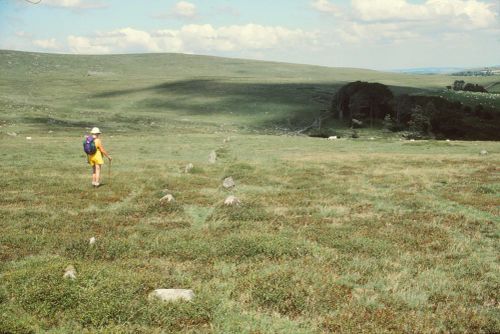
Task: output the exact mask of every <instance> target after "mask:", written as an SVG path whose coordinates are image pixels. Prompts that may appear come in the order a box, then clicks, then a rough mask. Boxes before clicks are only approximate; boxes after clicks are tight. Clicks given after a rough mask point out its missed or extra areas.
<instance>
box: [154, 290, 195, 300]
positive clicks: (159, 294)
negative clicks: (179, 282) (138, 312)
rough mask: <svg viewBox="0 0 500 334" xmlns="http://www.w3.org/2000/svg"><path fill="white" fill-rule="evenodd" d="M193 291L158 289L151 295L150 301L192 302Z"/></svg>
mask: <svg viewBox="0 0 500 334" xmlns="http://www.w3.org/2000/svg"><path fill="white" fill-rule="evenodd" d="M193 298H194V292H193V290H189V289H156V290H154V291H153V292H151V293H150V294H149V299H159V300H161V301H164V302H176V301H192V300H193Z"/></svg>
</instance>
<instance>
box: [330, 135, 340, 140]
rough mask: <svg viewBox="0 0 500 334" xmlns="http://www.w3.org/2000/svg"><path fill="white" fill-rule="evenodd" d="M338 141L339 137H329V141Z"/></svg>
mask: <svg viewBox="0 0 500 334" xmlns="http://www.w3.org/2000/svg"><path fill="white" fill-rule="evenodd" d="M336 139H338V138H337V136H330V137H328V140H336Z"/></svg>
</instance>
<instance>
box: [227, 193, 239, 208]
mask: <svg viewBox="0 0 500 334" xmlns="http://www.w3.org/2000/svg"><path fill="white" fill-rule="evenodd" d="M240 204H241V201H240V200H239V199H238V198H237V197H236V196H233V195H231V196H228V197H227V198H226V200H225V201H224V205H228V206H233V205H240Z"/></svg>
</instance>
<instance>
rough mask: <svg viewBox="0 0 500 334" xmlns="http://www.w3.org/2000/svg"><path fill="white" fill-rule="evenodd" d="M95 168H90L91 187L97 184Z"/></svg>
mask: <svg viewBox="0 0 500 334" xmlns="http://www.w3.org/2000/svg"><path fill="white" fill-rule="evenodd" d="M96 166H97V165H94V166H92V185H95V183H96V182H97V181H96V180H97V177H96Z"/></svg>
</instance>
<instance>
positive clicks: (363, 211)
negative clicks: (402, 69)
mask: <svg viewBox="0 0 500 334" xmlns="http://www.w3.org/2000/svg"><path fill="white" fill-rule="evenodd" d="M469 79H470V80H476V79H477V81H474V83H480V84H485V85H486V84H487V83H488V82H489V81H487V80H488V79H489V78H488V77H484V78H468V80H469ZM354 80H366V81H377V82H382V83H386V84H389V85H391V88H392V89H394V90H395V91H396V92H414V93H419V92H425V93H429V92H430V93H436V94H439V93H440V92H441V91H442V87H444V86H446V85H448V84H450V82H449V77H447V76H423V77H422V76H411V75H402V74H389V73H381V72H375V71H367V70H359V69H334V68H324V67H314V66H305V65H291V64H280V63H266V62H256V61H246V60H235V59H220V58H212V57H200V56H188V55H175V54H168V55H167V54H165V55H126V56H125V55H124V56H69V55H44V54H33V53H21V52H13V51H2V52H0V86H1V87H0V110H1V112H0V126H1V127H0V139H1V141H0V152H1V154H0V165H1V166H2V168H1V169H0V333H40V332H48V333H81V332H90V333H92V332H102V333H172V332H183V333H331V332H336V333H405V332H406V333H430V332H443V333H446V332H450V333H497V332H499V331H500V322H499V319H500V314H499V308H498V301H499V295H498V291H499V289H498V288H499V285H500V282H499V279H498V277H500V267H499V263H498V236H499V223H500V221H499V218H498V217H499V215H500V211H499V206H498V202H499V197H500V196H499V194H500V177H499V169H498V166H499V165H500V154H499V153H500V145H499V143H497V142H462V141H451V142H444V141H443V142H438V141H417V142H410V141H400V140H399V139H398V138H392V137H390V136H387V135H385V134H383V133H382V132H380V131H377V130H369V129H365V130H363V131H361V138H359V139H356V140H354V139H340V140H337V141H327V140H322V139H318V138H309V137H305V136H286V135H275V134H274V135H269V133H272V132H273V131H270V130H274V129H275V128H276V127H278V128H283V127H295V126H298V125H300V124H301V122H305V123H307V122H310V120H311V119H312V118H313V116H315V115H317V113H318V112H319V111H320V110H321V109H324V108H326V107H327V106H328V105H329V101H330V98H331V95H332V93H333V92H334V91H335V89H337V88H338V87H339V86H340V85H342V84H343V83H345V82H349V81H354ZM450 94H452V93H450ZM457 98H460V99H464V100H465V101H471V103H475V102H474V101H477V100H478V99H485V101H486V97H483V95H477V94H476V95H474V94H472V95H470V96H469V95H465V94H462V95H457ZM487 98H488V99H490V98H489V96H488V97H487ZM489 101H491V102H489V103H498V102H497V101H496V100H491V99H490V100H489ZM304 120H307V122H306V121H304ZM96 125H97V126H99V127H101V129H102V130H103V132H104V134H103V141H104V144H105V146H106V148H107V149H108V150H109V151H110V153H111V155H112V156H113V158H114V159H113V165H112V166H110V165H109V164H106V165H105V169H104V180H103V183H104V185H103V186H101V187H100V188H97V189H93V188H92V187H91V186H90V182H91V179H90V168H89V167H88V165H87V164H86V161H85V156H84V155H83V154H82V153H83V152H82V147H81V143H82V139H83V138H82V135H83V134H84V133H85V132H86V131H87V128H88V127H91V126H96ZM332 126H338V127H339V129H340V130H342V125H340V124H339V125H335V124H333V125H332ZM266 133H267V134H266ZM371 137H373V139H371ZM212 150H214V151H216V153H217V155H218V159H217V162H216V163H215V164H210V163H208V155H209V153H210V152H211V151H212ZM481 150H486V151H487V152H488V154H483V155H481V154H480V151H481ZM188 163H193V164H194V169H193V170H192V171H191V172H189V173H186V172H185V171H184V167H185V166H186V165H187V164H188ZM110 167H111V168H110ZM227 176H232V177H233V178H234V180H235V183H236V187H235V188H234V189H231V190H226V189H225V188H223V187H222V185H221V184H222V180H223V179H224V178H225V177H227ZM167 193H171V194H173V196H174V197H175V199H176V201H175V203H173V204H161V203H160V201H159V199H160V198H161V197H162V196H163V195H165V194H167ZM228 195H235V196H237V197H238V198H240V200H241V205H240V206H236V207H227V206H225V205H223V201H224V199H225V198H226V197H227V196H228ZM91 237H95V238H96V240H97V241H96V243H95V245H92V246H91V245H89V242H88V241H89V238H91ZM68 265H73V266H74V267H75V268H76V271H77V278H76V279H75V280H65V279H63V277H62V276H63V273H64V269H65V268H66V267H67V266H68ZM156 288H189V289H193V291H194V293H195V295H196V297H195V299H194V300H193V301H192V302H186V303H184V302H181V303H170V304H164V303H161V302H158V301H152V300H149V299H148V294H149V293H150V292H151V291H152V290H154V289H156Z"/></svg>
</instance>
